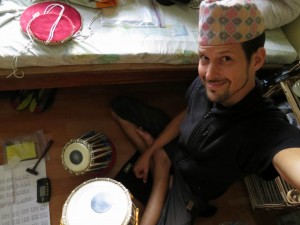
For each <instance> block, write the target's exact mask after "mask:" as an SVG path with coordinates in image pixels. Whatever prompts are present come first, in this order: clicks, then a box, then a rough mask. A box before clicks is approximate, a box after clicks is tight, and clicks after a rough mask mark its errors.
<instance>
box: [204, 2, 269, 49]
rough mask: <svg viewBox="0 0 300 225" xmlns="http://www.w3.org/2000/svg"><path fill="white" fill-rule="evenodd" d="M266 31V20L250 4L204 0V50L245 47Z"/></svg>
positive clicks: (255, 7) (254, 6) (253, 5)
mask: <svg viewBox="0 0 300 225" xmlns="http://www.w3.org/2000/svg"><path fill="white" fill-rule="evenodd" d="M264 30H265V24H264V19H263V17H262V15H261V13H260V11H259V10H258V8H257V6H256V5H255V4H254V3H252V2H251V1H250V0H203V1H202V2H201V4H200V8H199V45H200V46H210V45H226V44H237V43H242V42H245V41H249V40H251V39H253V38H255V37H257V36H259V35H260V34H262V33H263V32H264Z"/></svg>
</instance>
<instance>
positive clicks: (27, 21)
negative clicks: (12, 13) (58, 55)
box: [20, 1, 82, 44]
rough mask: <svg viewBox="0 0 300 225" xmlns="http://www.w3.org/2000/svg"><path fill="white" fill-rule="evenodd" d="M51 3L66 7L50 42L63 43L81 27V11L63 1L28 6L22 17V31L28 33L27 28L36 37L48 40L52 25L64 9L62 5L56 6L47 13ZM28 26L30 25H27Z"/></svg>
mask: <svg viewBox="0 0 300 225" xmlns="http://www.w3.org/2000/svg"><path fill="white" fill-rule="evenodd" d="M51 4H59V5H62V6H63V7H64V11H63V14H62V17H61V18H60V20H59V22H58V24H57V26H56V27H55V31H54V33H53V38H52V39H51V40H50V43H52V44H54V43H63V42H64V41H66V40H69V39H70V38H72V36H73V34H74V33H76V32H78V31H79V30H80V29H81V26H82V23H81V16H80V14H79V12H78V11H77V10H76V9H75V8H73V7H72V6H70V5H67V4H65V3H62V2H55V1H50V2H41V3H37V4H34V5H32V6H30V7H28V8H27V9H26V10H25V11H24V12H23V13H22V15H21V17H20V26H21V29H22V31H24V32H25V33H26V34H27V29H28V31H29V32H30V34H29V35H32V36H33V37H34V38H35V39H37V40H39V41H42V42H46V41H47V39H48V37H49V34H50V30H51V27H52V26H53V24H54V23H55V21H56V20H57V18H58V17H59V14H60V13H61V11H62V8H61V7H58V6H56V7H54V8H53V9H52V10H50V11H49V12H48V13H46V14H45V12H44V11H45V9H46V8H47V7H48V6H49V5H51ZM27 26H28V27H27Z"/></svg>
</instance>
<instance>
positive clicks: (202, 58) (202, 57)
mask: <svg viewBox="0 0 300 225" xmlns="http://www.w3.org/2000/svg"><path fill="white" fill-rule="evenodd" d="M200 60H202V61H204V60H205V61H207V60H208V58H207V57H206V56H205V55H200Z"/></svg>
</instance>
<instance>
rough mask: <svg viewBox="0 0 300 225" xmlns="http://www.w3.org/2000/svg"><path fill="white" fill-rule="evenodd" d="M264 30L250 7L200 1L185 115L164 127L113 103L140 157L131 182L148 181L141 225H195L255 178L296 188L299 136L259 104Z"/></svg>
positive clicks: (140, 111) (123, 101)
mask: <svg viewBox="0 0 300 225" xmlns="http://www.w3.org/2000/svg"><path fill="white" fill-rule="evenodd" d="M264 29H265V28H264V23H263V18H262V16H261V14H260V12H259V11H258V9H257V7H256V6H255V5H254V4H252V3H251V2H249V1H247V0H223V1H213V0H210V1H209V0H206V1H202V3H201V5H200V17H199V30H200V32H199V57H200V58H199V67H198V72H199V76H198V78H196V79H195V81H194V82H193V83H192V84H191V86H190V87H189V89H188V91H187V93H186V99H187V107H186V109H185V110H183V112H181V113H180V114H179V115H178V116H177V117H175V118H174V119H172V120H171V121H169V119H168V117H167V116H166V115H165V114H164V113H162V112H160V111H159V110H158V109H154V108H152V107H151V106H148V105H145V104H144V103H142V102H140V101H138V100H134V99H131V98H117V99H116V100H114V101H113V103H112V110H113V113H112V115H113V118H114V119H115V120H116V121H117V123H118V124H119V125H120V126H121V128H122V129H123V130H124V132H125V133H126V134H127V136H128V137H129V139H130V140H131V141H132V142H133V143H134V144H135V146H136V147H137V148H138V149H139V150H141V152H142V154H141V156H140V157H139V159H138V160H137V162H136V164H135V166H134V173H135V174H136V177H137V178H141V179H143V180H144V182H147V178H148V171H149V170H151V174H152V176H153V188H152V191H151V194H150V197H149V200H148V203H147V206H146V208H145V213H144V216H143V218H142V221H141V224H142V225H145V224H160V225H162V224H167V225H183V224H193V221H194V218H195V217H196V216H199V215H204V216H209V215H212V214H214V213H215V208H214V207H212V206H210V205H209V200H212V199H215V198H217V197H219V196H221V195H222V194H223V193H224V192H225V191H226V190H227V188H228V187H229V186H230V185H231V184H232V183H234V182H235V181H237V180H240V179H242V178H243V177H244V176H246V175H248V174H252V173H256V174H258V175H260V176H261V177H263V178H265V179H272V178H275V176H277V175H278V174H279V175H281V176H282V177H283V178H284V179H286V181H288V182H289V183H290V184H291V185H292V186H294V187H295V188H299V189H300V178H299V175H298V174H300V131H299V130H298V129H297V128H296V127H294V126H292V125H290V124H289V123H288V121H287V119H286V116H285V115H284V114H283V113H282V112H281V111H280V110H279V109H277V108H276V107H275V106H274V105H273V103H272V102H271V101H270V100H269V99H265V98H263V97H262V92H261V89H260V87H259V82H257V80H256V77H255V74H256V72H257V70H259V69H260V68H261V67H262V66H263V64H264V62H265V57H266V52H265V49H264V47H263V45H264V39H265V36H264V35H265V34H264ZM140 127H142V128H140ZM170 178H173V179H170Z"/></svg>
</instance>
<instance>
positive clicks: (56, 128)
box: [0, 83, 282, 225]
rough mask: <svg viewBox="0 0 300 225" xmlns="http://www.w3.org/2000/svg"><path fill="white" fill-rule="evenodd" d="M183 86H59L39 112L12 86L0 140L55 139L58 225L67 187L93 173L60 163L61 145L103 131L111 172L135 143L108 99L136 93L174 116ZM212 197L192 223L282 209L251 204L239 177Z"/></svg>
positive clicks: (5, 97)
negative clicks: (25, 105) (16, 103)
mask: <svg viewBox="0 0 300 225" xmlns="http://www.w3.org/2000/svg"><path fill="white" fill-rule="evenodd" d="M186 87H187V83H163V84H142V85H141V84H128V85H127V84H126V85H124V84H122V85H108V86H88V87H76V88H62V89H59V90H58V91H57V95H56V98H55V101H54V104H53V105H52V107H51V108H49V110H48V111H46V112H44V113H42V114H32V113H30V112H29V111H28V110H24V111H22V112H18V111H15V110H14V109H13V108H12V107H11V105H10V95H11V92H0V124H1V129H0V140H1V142H2V141H4V140H5V139H8V138H12V137H17V136H20V135H27V134H30V133H33V132H35V131H37V130H40V129H42V130H43V131H44V133H45V134H46V136H47V137H48V138H52V139H53V140H54V145H53V146H52V148H51V150H50V152H49V156H50V159H49V160H47V162H46V165H47V176H48V177H49V178H50V179H51V182H52V198H51V201H50V209H51V222H52V225H57V224H59V221H60V218H61V212H62V211H61V209H62V206H63V204H64V202H65V201H66V199H67V197H68V196H69V194H70V193H71V191H72V190H73V189H74V188H75V187H77V186H78V185H79V184H81V183H82V182H84V181H86V180H88V179H91V178H93V177H95V176H97V174H85V175H82V176H75V175H71V174H69V173H68V172H67V171H65V170H64V168H63V165H62V163H61V152H62V149H63V146H64V145H65V144H66V143H67V142H68V141H69V140H70V139H72V138H76V137H78V136H80V135H81V134H83V133H85V132H86V131H89V130H94V131H97V132H101V133H103V134H105V135H106V136H107V137H109V138H110V139H111V140H112V142H113V143H114V145H115V147H116V152H117V160H116V164H115V166H114V167H113V169H112V170H111V171H110V172H109V173H108V174H106V175H105V176H107V177H113V176H114V175H116V173H117V172H118V171H119V170H120V168H121V167H122V166H123V164H124V162H126V161H127V160H128V159H129V158H130V157H131V155H132V154H133V153H134V147H133V146H132V145H131V143H130V142H129V141H128V140H127V139H126V137H125V136H124V134H123V133H122V131H121V130H120V129H119V127H118V126H117V125H116V124H115V123H114V121H112V119H111V118H110V107H109V102H110V100H111V99H112V98H113V97H115V96H117V95H132V96H137V97H139V98H141V99H143V100H145V101H146V102H148V103H150V104H152V105H155V106H158V107H160V108H162V109H164V110H165V111H166V112H167V113H168V114H169V115H170V116H173V115H175V114H176V113H177V112H179V111H180V110H181V109H182V108H183V106H184V92H185V90H186ZM1 148H2V146H1ZM1 151H2V149H1ZM2 157H3V154H2V152H1V154H0V160H3V158H2ZM214 203H215V205H216V206H217V207H218V209H219V210H218V213H217V214H216V215H215V216H213V217H211V218H199V219H198V220H197V222H196V224H202V225H218V224H221V223H222V222H225V221H242V222H244V223H243V224H247V225H277V222H276V220H277V218H278V217H279V216H280V215H281V214H282V212H280V211H263V212H258V211H254V210H252V208H251V204H250V201H249V197H248V194H247V191H246V189H245V186H244V184H243V183H242V182H241V183H237V184H235V185H234V186H232V187H231V188H230V189H229V191H228V192H227V193H226V194H225V195H224V196H223V197H222V198H220V199H218V200H216V201H215V202H214ZM137 204H138V206H139V207H141V209H142V206H141V205H140V204H139V203H137ZM87 225H88V224H87Z"/></svg>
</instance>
